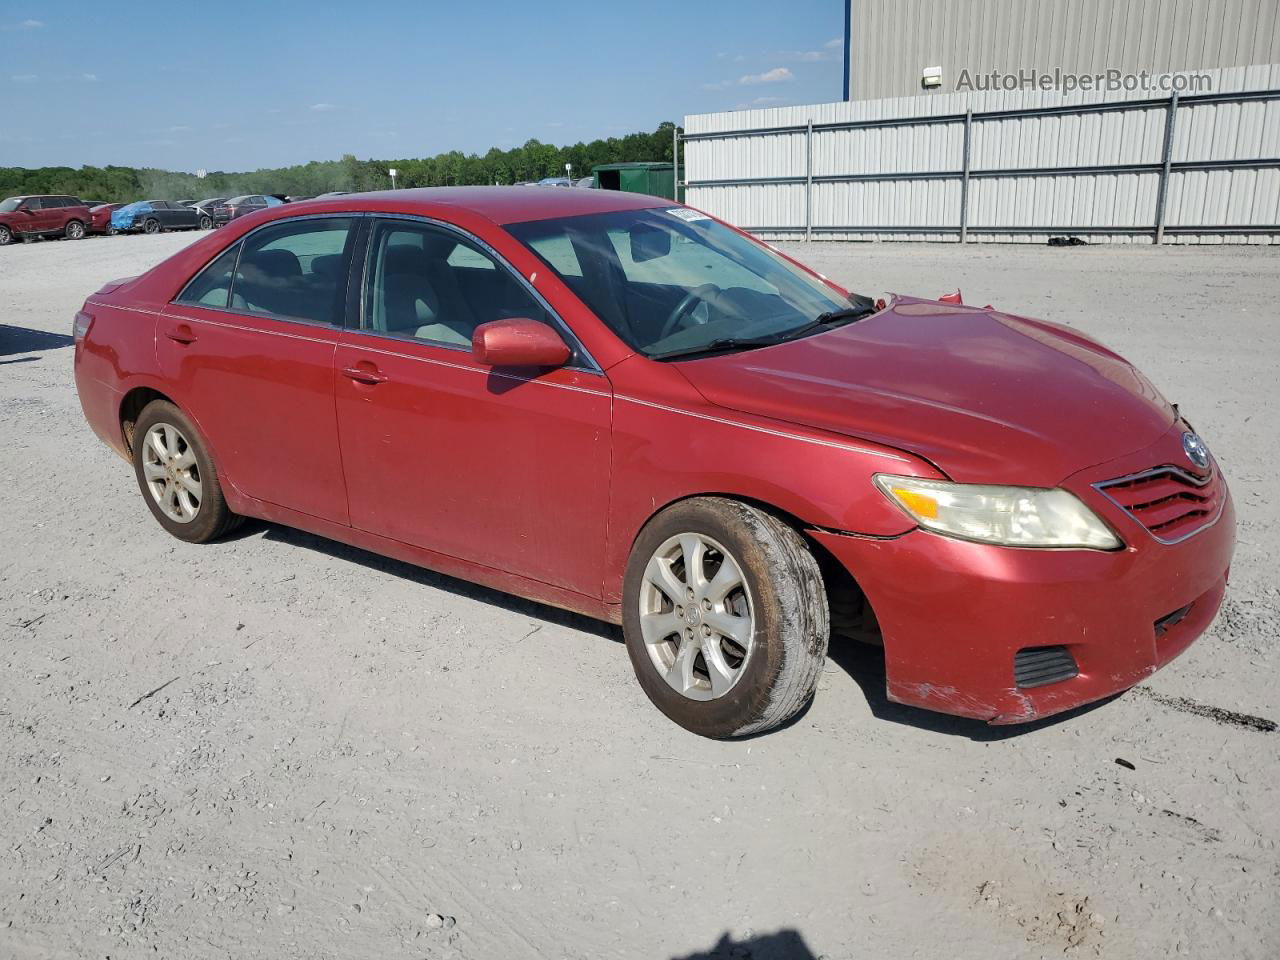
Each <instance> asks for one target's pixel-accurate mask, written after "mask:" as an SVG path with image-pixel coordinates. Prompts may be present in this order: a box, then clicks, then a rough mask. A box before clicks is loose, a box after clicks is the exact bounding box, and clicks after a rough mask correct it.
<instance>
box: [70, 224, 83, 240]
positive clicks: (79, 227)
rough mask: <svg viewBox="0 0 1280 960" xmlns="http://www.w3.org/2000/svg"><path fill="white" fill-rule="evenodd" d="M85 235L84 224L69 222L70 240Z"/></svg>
mask: <svg viewBox="0 0 1280 960" xmlns="http://www.w3.org/2000/svg"><path fill="white" fill-rule="evenodd" d="M83 236H84V224H82V223H78V222H74V221H73V222H72V223H69V224H67V238H68V239H70V240H79V239H80V238H81V237H83Z"/></svg>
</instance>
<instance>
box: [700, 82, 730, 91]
mask: <svg viewBox="0 0 1280 960" xmlns="http://www.w3.org/2000/svg"><path fill="white" fill-rule="evenodd" d="M731 86H733V81H731V80H717V81H716V82H715V83H704V84H703V85H702V89H703V90H727V89H729V87H731Z"/></svg>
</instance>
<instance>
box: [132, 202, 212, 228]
mask: <svg viewBox="0 0 1280 960" xmlns="http://www.w3.org/2000/svg"><path fill="white" fill-rule="evenodd" d="M204 219H206V220H209V221H210V222H209V224H208V226H212V225H213V224H212V218H209V217H208V216H205V218H204ZM200 225H201V215H200V214H199V212H198V211H197V210H195V209H194V208H193V207H184V206H182V204H180V203H178V202H177V201H176V200H139V201H137V202H136V203H126V204H125V205H124V206H123V207H121V208H120V209H119V210H117V211H115V212H114V213H113V214H111V226H112V227H113V228H114V229H115V230H116V231H118V232H120V233H160V232H161V231H163V230H195V229H197V228H199V227H200ZM206 229H207V228H206Z"/></svg>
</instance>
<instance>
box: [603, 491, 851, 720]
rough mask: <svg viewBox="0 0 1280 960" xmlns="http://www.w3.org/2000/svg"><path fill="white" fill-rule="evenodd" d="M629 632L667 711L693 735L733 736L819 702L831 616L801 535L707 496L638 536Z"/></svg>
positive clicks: (639, 665)
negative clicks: (813, 700)
mask: <svg viewBox="0 0 1280 960" xmlns="http://www.w3.org/2000/svg"><path fill="white" fill-rule="evenodd" d="M623 635H624V637H625V639H626V644H627V652H628V654H629V655H630V657H631V664H632V666H633V667H634V668H635V672H636V677H637V679H638V680H639V681H640V685H641V687H642V688H643V689H644V691H645V693H646V694H647V695H648V697H649V699H650V700H652V701H653V703H654V705H655V706H656V707H657V708H658V709H659V710H661V711H662V712H663V713H664V714H666V715H667V716H668V717H669V718H670V719H672V720H674V721H675V722H676V723H678V724H680V726H682V727H684V728H685V729H686V730H689V731H692V732H693V733H697V734H700V735H702V736H704V737H714V738H728V737H735V736H744V735H747V734H752V733H759V732H761V731H764V730H769V729H771V728H773V727H776V726H778V725H779V724H782V723H785V722H786V721H787V720H788V719H790V718H791V717H793V716H794V715H795V714H796V713H798V712H799V711H800V710H801V709H802V708H803V707H804V706H805V705H806V704H807V703H808V702H809V700H810V699H811V698H812V696H813V691H814V689H815V687H816V685H817V681H818V676H819V674H820V673H821V672H822V665H823V662H824V661H825V659H826V653H827V642H828V639H829V635H830V613H829V611H828V607H827V595H826V589H825V587H824V585H823V582H822V574H821V571H820V570H819V569H818V563H817V561H816V560H815V558H814V556H813V554H812V553H811V552H810V551H809V548H808V546H807V544H806V543H805V540H804V538H803V537H801V536H800V534H799V533H797V532H796V531H795V530H793V529H792V528H791V527H789V526H787V525H786V524H785V523H783V522H782V521H781V520H779V519H777V518H776V517H774V516H772V515H770V514H768V513H765V512H764V511H762V510H759V509H756V508H755V507H751V506H748V505H747V504H745V503H741V502H738V501H736V500H728V499H724V498H721V497H698V498H694V499H691V500H684V501H681V502H680V503H677V504H675V505H674V506H672V507H669V508H668V509H667V510H664V511H663V512H662V513H660V514H658V516H656V517H654V518H653V519H652V520H650V521H649V523H648V524H647V525H646V526H645V528H644V530H642V531H641V533H640V536H639V537H637V538H636V542H635V545H634V546H633V547H632V551H631V557H630V560H629V561H628V563H627V572H626V577H625V580H624V583H623Z"/></svg>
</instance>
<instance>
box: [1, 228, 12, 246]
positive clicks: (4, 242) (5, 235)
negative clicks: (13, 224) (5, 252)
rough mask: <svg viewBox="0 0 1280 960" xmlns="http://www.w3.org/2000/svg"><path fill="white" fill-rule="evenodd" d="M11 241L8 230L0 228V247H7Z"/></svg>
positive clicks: (10, 234)
mask: <svg viewBox="0 0 1280 960" xmlns="http://www.w3.org/2000/svg"><path fill="white" fill-rule="evenodd" d="M11 240H13V234H12V233H10V232H9V228H8V227H0V247H7V246H8V245H9V242H10V241H11Z"/></svg>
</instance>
